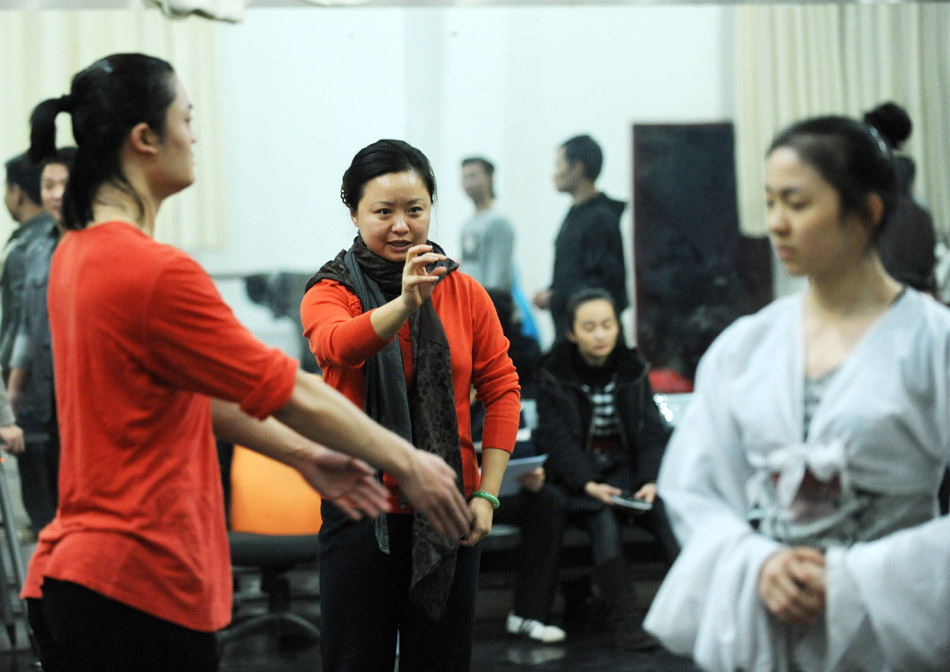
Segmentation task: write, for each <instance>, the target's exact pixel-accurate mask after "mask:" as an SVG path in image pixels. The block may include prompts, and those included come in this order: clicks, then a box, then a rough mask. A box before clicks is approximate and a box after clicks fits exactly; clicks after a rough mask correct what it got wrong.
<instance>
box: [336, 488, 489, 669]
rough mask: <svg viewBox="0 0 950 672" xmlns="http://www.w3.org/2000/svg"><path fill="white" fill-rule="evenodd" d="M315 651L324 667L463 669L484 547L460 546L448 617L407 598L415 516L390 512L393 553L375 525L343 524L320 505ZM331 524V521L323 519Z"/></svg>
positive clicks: (468, 651) (468, 659) (467, 660)
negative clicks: (439, 617)
mask: <svg viewBox="0 0 950 672" xmlns="http://www.w3.org/2000/svg"><path fill="white" fill-rule="evenodd" d="M322 511H323V529H322V530H321V535H320V612H321V617H320V623H321V628H320V654H321V657H322V659H323V670H324V672H392V671H393V666H394V665H395V657H396V635H397V633H398V635H399V670H400V672H407V671H411V672H415V671H420V672H421V671H426V672H439V671H444V672H466V670H468V669H469V664H470V662H471V657H472V639H473V636H474V628H475V599H476V596H477V593H478V566H479V560H480V558H481V544H479V545H477V546H476V547H475V548H462V547H460V548H459V552H458V559H457V562H456V566H455V579H454V582H453V584H452V588H451V590H450V593H449V602H448V609H447V612H446V622H444V623H437V622H435V621H433V620H431V619H430V618H429V617H428V616H426V614H425V613H423V612H422V610H420V609H419V608H418V607H416V606H414V605H412V604H410V603H409V599H408V592H409V579H410V567H411V552H410V551H411V549H410V542H411V534H412V516H409V515H405V514H390V515H389V516H388V523H389V541H390V553H389V554H388V555H387V554H384V553H382V552H381V551H380V550H379V547H378V545H377V542H376V535H375V533H374V530H373V522H372V521H370V520H362V521H359V522H354V523H341V522H340V521H339V519H338V517H339V516H340V515H342V514H340V513H339V512H338V510H335V507H333V506H332V505H331V504H328V503H327V502H326V501H324V502H323V507H322ZM328 523H329V524H328Z"/></svg>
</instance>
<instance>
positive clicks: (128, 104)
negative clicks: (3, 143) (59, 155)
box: [30, 54, 176, 229]
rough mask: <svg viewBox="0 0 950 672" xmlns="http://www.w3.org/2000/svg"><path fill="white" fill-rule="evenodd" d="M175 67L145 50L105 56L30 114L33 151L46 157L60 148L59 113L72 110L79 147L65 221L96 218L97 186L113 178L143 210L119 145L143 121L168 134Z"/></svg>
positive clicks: (73, 224) (71, 225) (37, 157)
mask: <svg viewBox="0 0 950 672" xmlns="http://www.w3.org/2000/svg"><path fill="white" fill-rule="evenodd" d="M174 75H175V71H174V69H172V66H171V65H170V64H169V63H168V62H166V61H163V60H162V59H160V58H155V57H154V56H146V55H144V54H113V55H112V56H106V57H105V58H102V59H100V60H98V61H96V62H95V63H93V64H92V65H90V66H89V67H88V68H86V69H85V70H82V71H81V72H79V73H77V74H76V76H75V77H73V81H72V85H71V86H70V90H69V93H68V94H67V95H65V96H60V97H59V98H50V99H48V100H45V101H43V102H42V103H40V104H39V105H37V106H36V108H35V109H34V110H33V114H32V116H31V117H30V126H31V133H30V157H31V158H32V159H33V160H34V161H37V162H42V161H44V160H45V159H47V158H48V157H50V156H52V155H53V154H54V153H55V152H56V116H57V115H58V114H59V113H60V112H68V113H69V114H70V115H72V121H73V137H74V138H75V139H76V145H77V146H78V150H77V152H76V159H75V163H74V165H73V170H72V172H71V173H70V178H69V184H68V185H67V186H66V193H65V194H64V195H63V225H64V226H65V227H66V228H67V229H83V228H85V227H86V225H87V224H88V223H89V222H90V221H91V220H92V206H93V202H94V200H95V197H96V193H97V192H98V191H99V188H100V187H101V186H102V185H104V184H112V185H114V186H115V187H117V188H118V189H120V190H121V191H123V192H125V193H126V194H128V195H129V196H131V197H132V198H133V199H134V200H135V202H136V204H137V205H138V208H139V214H140V215H144V214H145V204H144V202H143V200H142V197H141V195H140V194H138V193H137V192H136V191H135V188H134V187H133V186H132V185H131V184H130V183H129V180H128V178H127V177H126V175H125V174H124V172H123V171H122V164H121V162H120V157H119V155H120V151H121V149H122V145H123V143H124V142H125V140H126V138H127V137H128V135H129V131H131V130H132V128H133V127H134V126H136V125H137V124H140V123H145V124H148V127H149V128H150V129H151V130H152V131H153V132H154V133H155V134H156V135H157V136H158V137H159V139H163V138H164V134H165V117H166V114H167V111H168V108H169V106H170V105H171V104H172V102H174V100H175V95H176V94H175V86H174Z"/></svg>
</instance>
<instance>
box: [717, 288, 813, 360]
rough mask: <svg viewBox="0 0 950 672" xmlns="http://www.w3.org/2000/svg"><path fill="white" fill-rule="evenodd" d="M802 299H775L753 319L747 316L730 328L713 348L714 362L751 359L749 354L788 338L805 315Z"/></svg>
mask: <svg viewBox="0 0 950 672" xmlns="http://www.w3.org/2000/svg"><path fill="white" fill-rule="evenodd" d="M801 306H802V295H801V294H792V295H790V296H783V297H780V298H778V299H775V300H774V301H772V302H771V303H769V304H768V305H767V306H765V307H764V308H762V309H760V310H759V311H758V312H756V313H752V314H751V315H744V316H742V317H740V318H738V319H737V320H736V321H735V322H733V323H732V324H730V325H729V326H728V327H726V328H725V329H724V330H723V331H722V333H721V334H720V335H719V336H718V337H717V338H716V340H714V341H713V343H712V345H710V347H709V351H708V353H707V354H708V355H709V358H710V359H715V358H719V359H737V360H744V359H746V358H748V356H749V353H750V352H751V351H753V350H754V349H756V348H757V347H759V346H761V345H762V344H763V343H766V342H768V340H769V339H770V338H772V337H774V336H775V335H776V334H778V335H779V337H780V338H783V339H785V338H788V337H789V334H790V333H791V331H790V327H791V323H792V321H793V320H794V319H796V318H797V316H798V315H799V313H800V311H801Z"/></svg>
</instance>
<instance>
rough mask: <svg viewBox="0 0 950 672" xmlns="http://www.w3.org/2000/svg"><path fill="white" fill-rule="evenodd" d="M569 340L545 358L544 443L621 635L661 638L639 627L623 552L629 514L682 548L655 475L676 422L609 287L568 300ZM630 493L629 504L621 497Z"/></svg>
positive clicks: (637, 642) (622, 638)
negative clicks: (625, 330)
mask: <svg viewBox="0 0 950 672" xmlns="http://www.w3.org/2000/svg"><path fill="white" fill-rule="evenodd" d="M566 313H567V318H568V331H567V339H568V340H566V341H561V342H560V343H558V344H557V345H555V346H554V348H553V349H552V350H551V353H550V354H549V355H548V357H547V358H546V359H545V360H544V362H543V363H542V368H541V372H540V376H539V391H538V428H537V431H536V433H535V436H536V444H537V446H538V448H539V449H541V450H543V451H544V452H546V453H547V454H548V459H547V463H546V468H547V472H548V474H549V477H550V480H551V482H552V483H553V484H555V485H557V486H559V487H560V488H562V489H563V490H564V492H565V494H566V495H567V498H568V511H569V513H568V516H569V520H570V521H571V522H572V523H574V524H577V525H579V526H581V527H583V528H584V529H586V530H587V531H588V532H589V533H590V536H591V544H592V547H593V548H592V550H593V555H594V564H595V567H594V579H595V582H596V583H597V584H598V586H599V588H600V592H601V595H602V597H603V599H604V602H605V606H606V607H607V611H608V617H609V620H611V621H613V622H614V623H615V626H616V633H617V643H618V644H619V645H620V646H623V647H624V648H629V649H641V648H648V647H650V646H655V645H656V642H655V641H654V640H652V638H650V637H649V635H647V634H645V633H644V632H643V630H642V628H641V621H642V611H641V610H640V609H639V606H638V604H637V599H636V593H635V591H634V582H633V578H632V575H631V572H630V570H629V566H628V564H627V561H626V559H625V558H624V555H623V545H622V527H623V525H624V524H625V523H626V522H628V521H629V520H631V519H632V520H633V521H634V522H635V523H636V524H638V525H642V526H643V527H646V528H647V529H649V530H650V531H651V532H653V534H654V535H655V536H656V538H657V540H658V541H659V544H660V549H661V551H662V553H663V555H664V557H665V559H666V560H667V562H669V563H672V561H673V558H674V557H675V555H676V553H677V551H678V548H677V543H676V539H675V537H674V536H673V533H672V530H671V529H670V527H669V523H668V522H667V520H666V516H665V515H664V512H663V507H662V502H661V501H660V500H659V499H658V498H657V497H656V483H655V481H656V477H657V473H658V471H659V468H660V461H661V460H662V457H663V451H664V450H665V448H666V442H667V440H668V438H669V435H670V427H669V425H668V424H667V422H666V421H665V420H664V419H663V417H662V416H661V415H660V411H659V409H658V408H657V406H656V403H655V402H654V400H653V390H652V388H651V387H650V382H649V380H648V378H647V366H646V364H645V363H644V362H643V360H642V359H641V358H640V356H639V355H638V354H637V352H636V351H635V350H630V349H628V348H627V347H626V345H625V344H624V343H623V340H622V339H621V338H620V325H619V322H618V321H617V311H616V309H615V308H614V305H613V299H612V297H611V295H610V293H609V292H607V291H605V290H602V289H587V290H582V291H580V292H578V293H577V294H575V295H573V296H572V297H571V299H570V300H569V302H568V305H567V307H566ZM622 494H627V495H629V496H631V498H632V499H633V500H634V501H633V502H627V506H629V507H634V506H636V507H639V508H641V509H645V510H643V511H639V512H636V513H633V514H631V510H634V509H631V508H627V506H622V505H621V503H620V502H618V501H617V497H618V496H620V495H622Z"/></svg>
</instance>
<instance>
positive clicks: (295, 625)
mask: <svg viewBox="0 0 950 672" xmlns="http://www.w3.org/2000/svg"><path fill="white" fill-rule="evenodd" d="M230 480H231V507H230V526H231V528H230V531H229V532H228V537H229V540H230V542H231V564H232V565H233V566H234V568H235V584H236V585H237V584H238V583H239V577H240V576H241V575H242V574H245V573H247V571H248V569H250V570H252V571H254V572H259V573H260V575H261V590H262V591H263V592H265V593H266V594H267V596H268V611H267V613H266V614H261V615H257V616H253V617H250V618H241V619H235V621H234V622H233V623H232V624H231V625H230V626H229V627H228V628H227V629H225V630H223V631H222V632H221V633H219V636H218V640H219V642H221V643H222V644H224V643H227V642H229V641H232V640H233V639H236V638H237V637H240V636H242V635H245V634H248V633H250V632H252V631H257V630H261V629H265V628H270V627H275V628H277V632H278V633H279V634H290V633H289V632H287V629H286V626H290V628H292V631H293V634H299V635H303V636H306V637H313V638H317V637H319V636H320V629H319V626H318V624H317V623H316V621H315V620H314V619H308V618H304V617H303V616H301V615H299V614H295V613H293V612H291V611H290V583H289V581H288V579H287V576H286V574H287V572H288V571H289V570H291V569H294V568H296V567H299V566H301V565H314V564H315V563H316V560H317V555H318V553H319V548H320V547H319V542H318V540H317V533H318V532H319V531H320V525H321V523H322V518H321V516H320V496H319V495H318V494H317V493H316V492H315V491H314V490H313V488H311V487H310V486H309V485H308V484H307V482H306V481H304V479H303V477H302V476H300V474H299V473H298V472H297V471H296V470H294V469H292V468H291V467H288V466H286V465H284V464H282V463H280V462H277V461H276V460H273V459H271V458H269V457H265V456H263V455H261V454H259V453H256V452H254V451H252V450H248V449H247V448H243V447H241V446H235V447H234V454H233V457H232V460H231V475H230ZM238 605H239V601H238V600H237V599H236V600H235V607H236V608H237V607H238Z"/></svg>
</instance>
